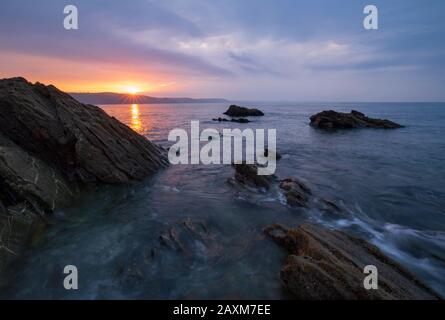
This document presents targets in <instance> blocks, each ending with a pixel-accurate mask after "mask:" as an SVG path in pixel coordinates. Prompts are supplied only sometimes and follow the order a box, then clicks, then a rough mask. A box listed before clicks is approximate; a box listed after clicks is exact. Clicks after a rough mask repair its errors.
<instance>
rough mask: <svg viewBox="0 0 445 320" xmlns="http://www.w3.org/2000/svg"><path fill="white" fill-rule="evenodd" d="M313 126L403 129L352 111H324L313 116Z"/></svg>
mask: <svg viewBox="0 0 445 320" xmlns="http://www.w3.org/2000/svg"><path fill="white" fill-rule="evenodd" d="M310 119H311V126H313V127H316V128H320V129H353V128H383V129H395V128H402V127H403V126H401V125H400V124H397V123H395V122H392V121H389V120H386V119H384V120H382V119H372V118H368V117H366V116H365V115H364V114H363V113H361V112H358V111H355V110H352V111H351V113H343V112H336V111H332V110H330V111H323V112H320V113H317V114H316V115H313V116H311V118H310Z"/></svg>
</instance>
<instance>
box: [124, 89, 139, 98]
mask: <svg viewBox="0 0 445 320" xmlns="http://www.w3.org/2000/svg"><path fill="white" fill-rule="evenodd" d="M127 92H128V94H131V95H133V96H134V95H136V94H137V93H138V92H139V89H138V88H137V87H128V88H127Z"/></svg>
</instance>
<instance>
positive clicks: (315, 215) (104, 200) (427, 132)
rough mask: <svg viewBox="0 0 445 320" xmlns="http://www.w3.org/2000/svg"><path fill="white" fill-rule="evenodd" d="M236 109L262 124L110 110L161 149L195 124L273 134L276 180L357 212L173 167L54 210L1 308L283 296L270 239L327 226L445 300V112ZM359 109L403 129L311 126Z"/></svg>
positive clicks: (210, 113) (9, 277)
mask: <svg viewBox="0 0 445 320" xmlns="http://www.w3.org/2000/svg"><path fill="white" fill-rule="evenodd" d="M239 104H242V105H245V106H248V107H256V108H259V109H261V110H262V111H264V113H265V116H263V117H255V118H250V120H251V121H252V122H250V123H247V124H239V123H231V122H221V123H220V122H214V121H212V119H213V118H217V117H223V116H224V115H223V114H222V113H223V112H224V111H225V110H226V109H227V107H228V104H226V103H216V104H160V105H142V104H129V105H106V106H101V108H103V110H105V111H106V112H107V113H108V114H109V115H111V116H113V117H116V118H117V119H119V120H120V121H122V122H123V123H125V124H126V125H128V126H129V127H131V128H132V129H133V130H135V131H137V132H139V133H140V134H142V135H144V136H146V137H147V138H148V139H150V140H151V141H153V142H155V143H157V144H159V145H161V146H163V147H164V148H168V147H169V146H171V145H172V144H173V142H172V141H168V135H169V132H170V131H171V130H172V129H176V128H179V129H185V130H189V129H190V121H192V120H197V121H199V122H200V127H201V129H204V128H215V129H217V130H222V129H223V128H232V129H233V128H240V129H244V128H252V129H276V132H277V150H278V152H279V153H280V154H281V155H282V158H281V159H280V160H279V161H278V164H277V171H276V176H277V177H278V178H279V179H284V178H287V177H296V178H299V179H300V180H301V181H303V182H304V183H305V184H306V185H308V186H309V187H310V188H311V189H312V192H313V194H314V195H317V197H319V198H324V199H329V200H331V201H334V202H335V203H337V204H338V205H339V206H341V208H342V210H344V211H345V212H347V214H345V215H338V216H337V215H332V214H327V213H326V212H323V211H320V210H318V209H316V208H313V207H312V208H291V207H289V206H286V205H285V202H284V201H283V196H282V195H281V194H280V193H279V192H277V190H275V189H273V190H270V191H264V192H259V193H255V192H250V191H246V192H244V191H243V190H240V189H239V188H235V187H234V186H233V185H232V184H230V183H228V180H230V178H231V177H233V175H234V169H233V167H232V166H231V165H225V164H221V165H203V164H198V165H191V164H189V165H171V166H170V167H168V168H167V169H165V170H163V171H161V172H159V173H157V174H155V175H154V176H152V177H149V178H147V179H146V180H145V181H142V182H138V183H135V184H132V185H130V186H107V187H102V188H99V189H97V190H93V191H90V192H88V193H86V194H84V195H82V197H81V198H80V199H79V201H78V202H77V203H76V204H75V205H74V206H72V207H70V208H65V209H63V210H59V211H57V212H55V213H54V215H53V217H52V218H51V222H52V223H51V226H50V227H49V228H48V230H47V231H46V232H45V233H44V234H43V236H42V237H41V239H39V240H38V241H36V242H35V243H34V244H33V245H32V246H31V247H30V248H29V249H27V251H26V252H25V253H24V254H23V255H22V256H21V257H20V258H19V259H18V260H16V262H15V263H13V265H12V266H11V267H10V268H9V269H8V270H7V273H6V275H5V277H4V278H3V279H2V281H1V287H0V298H3V299H286V298H288V297H287V296H286V293H285V292H283V289H282V285H281V282H280V269H281V267H282V265H283V262H284V259H285V258H286V256H287V253H286V252H285V251H284V250H283V249H282V248H280V247H278V246H277V245H276V244H275V243H274V242H272V241H271V240H269V239H267V238H266V237H265V236H264V234H263V229H264V228H265V227H266V226H268V225H270V224H273V223H279V224H282V225H284V226H286V227H288V228H295V227H298V226H299V225H301V224H303V223H316V224H321V225H323V226H325V227H327V228H332V229H338V230H342V231H344V232H346V233H348V234H351V235H353V236H357V237H360V238H362V239H365V240H367V241H369V242H371V243H372V244H374V245H376V246H377V247H379V248H380V249H381V250H382V251H383V252H385V253H386V254H387V255H388V256H390V257H391V258H393V259H394V260H396V261H397V262H399V263H400V264H401V265H402V266H403V267H405V268H406V269H408V270H410V271H411V272H412V273H414V274H415V275H417V276H418V277H419V278H420V279H421V280H423V281H424V282H425V283H426V284H427V285H429V286H430V287H432V288H433V289H435V290H436V291H437V292H439V293H440V294H442V295H443V296H445V103H377V102H375V103H360V102H354V103H338V102H337V103H328V102H323V103H302V102H300V103H293V102H239ZM352 109H354V110H358V111H360V112H363V113H365V114H366V115H368V116H370V117H375V118H385V119H390V120H392V121H395V122H397V123H400V124H402V125H404V126H405V127H404V128H401V129H394V130H385V129H358V130H339V131H334V132H324V131H321V130H317V129H314V128H312V127H311V126H310V125H309V124H310V120H309V118H310V116H311V115H313V114H315V113H317V112H320V111H323V110H336V111H342V112H349V111H350V110H352ZM166 239H167V240H166ZM168 239H170V240H168ZM172 239H173V242H174V243H173V245H172V244H171V243H170V245H168V244H166V241H167V242H168V241H170V242H171V241H172ZM67 265H73V266H75V267H76V268H77V270H78V283H79V284H78V289H77V290H66V289H65V288H64V286H63V280H64V277H66V274H64V273H63V270H64V267H65V266H67Z"/></svg>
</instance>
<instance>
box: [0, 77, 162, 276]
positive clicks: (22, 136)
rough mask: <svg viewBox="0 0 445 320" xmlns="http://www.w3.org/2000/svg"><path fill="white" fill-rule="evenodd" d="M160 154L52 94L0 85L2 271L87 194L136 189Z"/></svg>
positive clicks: (114, 123)
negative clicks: (96, 189)
mask: <svg viewBox="0 0 445 320" xmlns="http://www.w3.org/2000/svg"><path fill="white" fill-rule="evenodd" d="M167 165H168V160H167V158H166V156H165V154H164V151H163V150H162V149H161V148H159V147H158V146H156V145H155V144H153V143H151V142H150V141H148V140H147V139H146V138H145V137H143V136H141V135H139V134H137V133H136V132H134V131H133V130H131V129H130V128H129V127H127V126H125V125H124V124H122V123H121V122H119V121H118V120H117V119H115V118H112V117H110V116H108V115H107V114H106V113H105V112H104V111H103V110H102V109H100V108H99V107H96V106H93V105H85V104H82V103H80V102H78V101H76V100H75V99H73V98H72V97H71V96H69V95H68V94H66V93H64V92H62V91H60V90H58V89H57V88H55V87H54V86H51V85H50V86H45V85H43V84H41V83H35V84H31V83H29V82H28V81H26V80H25V79H23V78H11V79H3V80H0V271H1V270H2V269H4V268H5V267H6V266H7V264H8V263H10V262H11V261H12V260H14V259H15V258H16V257H17V256H18V255H19V254H20V252H21V251H22V250H23V248H24V247H25V246H26V245H27V243H28V242H29V239H30V238H32V236H33V234H34V233H35V232H36V230H40V229H42V228H43V226H44V225H45V223H46V218H47V216H48V215H50V214H51V213H52V212H54V211H55V210H57V209H59V208H63V207H65V206H69V205H70V204H72V203H73V201H74V200H75V199H76V197H77V196H78V195H79V192H80V190H82V189H83V188H85V187H88V186H100V185H104V184H122V183H130V182H132V181H138V180H141V179H143V178H144V177H146V176H149V175H151V174H153V173H155V172H156V171H158V170H160V169H162V168H164V167H166V166H167Z"/></svg>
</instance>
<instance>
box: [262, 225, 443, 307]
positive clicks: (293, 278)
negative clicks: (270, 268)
mask: <svg viewBox="0 0 445 320" xmlns="http://www.w3.org/2000/svg"><path fill="white" fill-rule="evenodd" d="M264 232H265V234H266V235H267V236H268V237H270V238H271V239H273V240H274V241H275V242H277V244H279V245H280V246H282V247H284V248H285V249H286V250H287V251H288V252H289V256H288V257H287V258H286V261H285V263H284V266H283V268H282V270H281V273H280V277H281V280H282V283H283V286H284V288H285V290H286V291H287V292H288V293H290V294H291V295H292V296H293V297H294V298H296V299H316V300H324V299H353V300H355V299H440V298H441V297H440V296H439V295H438V294H437V293H435V292H434V291H433V290H432V289H430V288H429V287H427V286H426V285H424V284H423V283H422V282H420V281H419V280H418V279H417V278H416V277H415V276H414V275H412V274H411V273H410V272H408V271H406V270H405V269H404V268H403V267H401V266H400V265H399V264H398V263H396V262H394V261H393V260H392V259H390V258H388V257H387V256H385V255H384V254H383V253H382V252H381V251H380V250H379V249H378V248H377V247H375V246H373V245H371V244H369V243H368V242H366V241H364V240H361V239H358V238H355V237H352V236H349V235H347V234H345V233H344V232H341V231H336V230H329V229H326V228H323V227H320V226H316V225H313V224H305V225H302V226H300V227H298V228H297V229H294V230H290V229H286V228H284V227H282V226H280V225H271V226H268V227H267V228H265V230H264ZM366 265H374V266H376V267H377V269H378V289H377V290H366V289H365V288H364V286H363V280H364V277H365V276H366V274H364V273H363V269H364V267H365V266H366Z"/></svg>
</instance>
